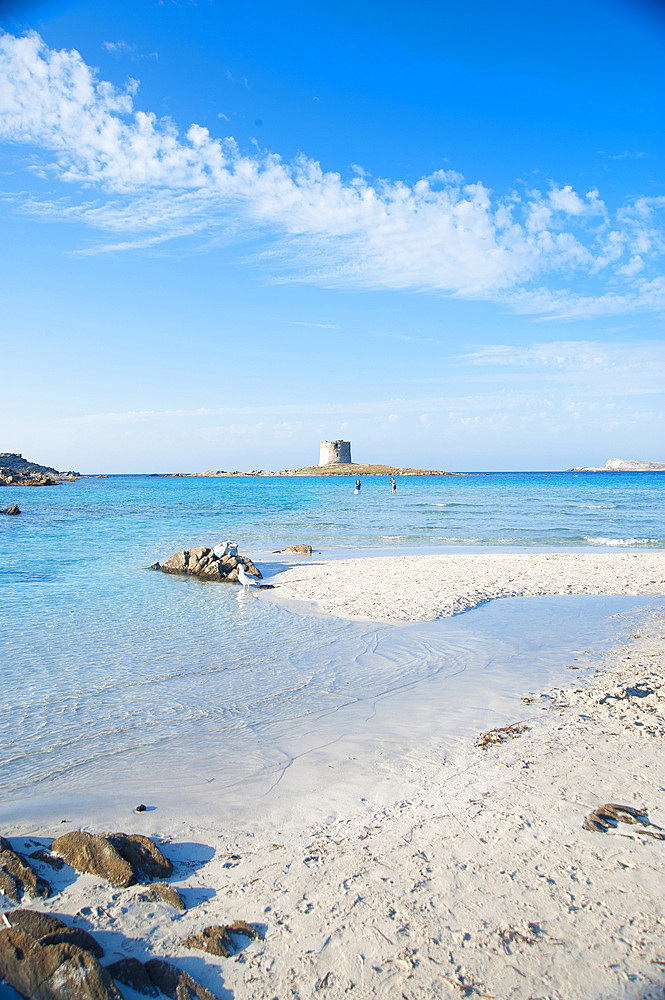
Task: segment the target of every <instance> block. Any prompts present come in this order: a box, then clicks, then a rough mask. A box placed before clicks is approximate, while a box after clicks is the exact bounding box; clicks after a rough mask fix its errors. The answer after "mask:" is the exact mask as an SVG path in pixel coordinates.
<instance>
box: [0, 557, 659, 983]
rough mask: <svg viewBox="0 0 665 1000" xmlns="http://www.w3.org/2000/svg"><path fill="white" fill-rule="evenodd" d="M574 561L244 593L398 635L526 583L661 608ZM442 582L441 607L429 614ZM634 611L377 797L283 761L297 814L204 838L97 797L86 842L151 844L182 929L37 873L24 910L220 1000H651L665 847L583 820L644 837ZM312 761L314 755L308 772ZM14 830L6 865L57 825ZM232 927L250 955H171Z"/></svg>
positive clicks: (129, 896)
mask: <svg viewBox="0 0 665 1000" xmlns="http://www.w3.org/2000/svg"><path fill="white" fill-rule="evenodd" d="M586 555H587V554H586V553H582V554H578V553H575V554H565V553H551V554H531V553H526V554H523V553H514V554H513V553H503V554H495V553H492V554H489V553H488V554H482V555H481V556H472V555H458V554H454V555H450V556H430V555H427V556H416V557H412V556H397V557H393V556H387V557H366V558H363V559H362V560H335V561H334V562H329V563H319V564H317V563H314V564H311V565H303V564H300V563H299V564H297V565H295V566H293V567H291V568H290V569H289V570H287V571H285V572H284V573H282V574H280V575H279V576H276V577H273V580H280V581H282V586H281V588H280V590H278V591H272V592H269V593H268V594H265V595H261V599H262V600H263V599H266V598H268V599H275V598H276V599H277V600H278V601H283V600H286V601H287V602H288V601H290V600H292V599H297V594H300V595H301V599H302V595H303V594H306V595H307V599H308V600H312V599H317V600H318V605H319V608H320V609H322V610H324V611H326V612H327V613H335V614H342V615H344V614H347V616H350V617H353V615H352V614H350V612H355V613H356V617H358V616H359V613H360V612H361V611H362V612H363V614H364V617H365V618H366V619H368V620H377V619H376V617H375V616H376V614H377V613H378V611H382V612H384V613H386V618H385V619H384V620H386V621H389V622H395V623H399V622H400V621H406V620H411V621H423V620H426V619H428V618H429V619H431V618H432V617H436V615H442V614H451V615H452V614H456V613H458V612H459V611H460V610H468V609H473V608H475V607H478V605H480V604H482V603H485V602H487V601H489V600H492V599H493V598H497V597H507V596H517V595H518V594H528V593H531V592H535V593H542V591H543V588H545V587H546V588H548V591H547V592H549V593H552V594H560V593H561V592H562V591H564V592H566V593H597V594H603V593H604V594H615V593H623V594H650V593H658V592H659V593H663V589H662V587H663V575H662V572H661V571H662V570H663V569H665V560H664V558H663V554H661V553H640V552H638V553H619V554H616V553H602V554H595V553H592V554H588V559H586V560H585V556H586ZM360 563H361V564H362V565H361V566H359V564H360ZM483 564H484V566H485V568H484V569H483V568H482V566H483ZM389 567H391V570H390V572H388V571H387V569H388V568H389ZM418 567H419V568H418ZM393 569H394V572H393ZM359 570H360V571H361V572H359ZM591 570H593V572H591ZM444 571H445V572H444ZM453 571H454V572H453ZM437 574H438V576H437ZM446 581H447V583H448V585H449V586H450V588H452V589H451V594H452V595H453V596H452V597H451V596H450V595H448V596H447V597H446V600H445V601H443V602H442V600H441V593H440V589H439V588H440V587H443V585H444V584H445V583H446ZM474 581H475V587H472V586H471V584H472V583H473V582H474ZM332 584H335V586H334V587H333V586H332ZM654 587H656V588H661V589H660V591H658V590H657V589H656V590H654V589H653V588H654ZM317 588H318V589H317ZM539 588H540V589H539ZM649 588H651V589H649ZM509 590H510V593H509V592H508V591H509ZM433 593H434V595H435V597H436V600H433V598H432V594H433ZM277 595H279V596H277ZM313 595H315V597H314V596H313ZM396 595H397V597H398V598H399V601H398V602H397V603H395V600H396ZM391 601H392V602H393V604H392V605H391V603H390V602H391ZM377 602H378V603H377ZM405 602H406V603H405ZM654 603H655V604H657V605H659V606H658V607H655V608H653V609H651V610H650V611H646V612H644V611H640V612H635V613H634V614H633V613H627V614H625V615H621V616H619V617H621V619H622V626H623V630H624V633H625V635H624V639H622V640H621V641H620V642H619V644H618V645H617V646H616V647H615V648H614V649H613V650H612V651H610V652H607V653H605V654H604V655H600V656H598V657H597V658H596V660H595V666H594V668H593V670H592V672H591V673H590V674H589V675H588V676H587V677H585V678H582V677H581V675H580V674H571V682H570V683H569V684H559V685H557V686H556V687H555V688H549V689H548V688H544V689H543V690H541V691H536V692H534V691H529V697H528V698H527V697H526V692H525V697H524V699H523V703H522V704H520V705H519V706H516V709H515V712H514V715H513V717H512V718H511V719H510V720H508V724H510V725H517V727H518V729H519V730H520V731H519V732H517V731H516V732H514V734H513V735H514V738H509V739H507V740H506V741H505V742H502V743H500V744H498V745H492V744H490V745H487V746H479V745H478V740H477V738H474V737H464V738H463V739H460V740H459V741H458V744H457V746H455V747H453V748H452V749H451V748H450V746H449V745H445V744H444V743H443V742H441V741H440V740H437V738H436V737H434V738H432V739H428V740H427V741H425V742H422V743H419V742H417V741H414V742H413V744H412V746H411V748H410V752H409V753H408V754H406V755H405V756H404V757H402V758H400V759H398V760H394V759H393V760H392V762H391V763H390V768H392V775H393V776H394V779H395V781H394V789H393V785H392V784H390V783H389V782H390V780H391V772H390V769H389V768H388V767H387V768H386V773H385V776H384V781H386V782H388V783H387V784H385V785H384V791H383V794H382V795H381V796H379V797H375V796H372V797H371V798H370V799H366V798H365V797H364V796H362V795H361V794H360V792H361V791H362V789H361V788H359V786H358V784H357V783H349V782H347V781H345V780H344V777H341V776H340V777H337V775H336V773H335V768H333V769H332V770H331V771H329V772H328V774H329V780H325V781H324V782H321V780H320V778H321V773H323V774H325V773H326V772H325V770H323V772H322V771H321V769H319V771H318V777H319V784H318V786H317V787H316V788H310V787H309V786H307V779H308V772H307V765H306V764H305V765H304V766H305V770H304V771H303V772H301V775H300V778H301V780H302V779H303V778H304V785H303V792H304V791H305V790H306V791H307V794H306V795H304V796H303V801H302V805H301V806H300V807H299V808H297V809H291V810H289V811H287V812H285V811H284V810H281V811H279V810H276V809H274V808H272V805H274V803H273V804H272V805H271V803H270V802H266V803H265V804H264V805H260V804H259V803H257V806H256V812H255V815H254V816H253V817H249V818H245V819H244V820H243V821H242V822H238V821H237V820H236V819H235V818H234V816H233V814H232V813H229V814H228V815H227V816H226V817H225V818H224V812H223V808H221V812H220V818H219V820H218V821H216V822H214V823H213V822H210V820H209V819H206V820H203V819H202V818H200V817H199V816H198V815H197V813H196V812H194V813H193V814H192V813H185V814H183V813H182V811H180V812H178V810H177V807H176V808H175V809H173V810H171V812H170V814H169V819H168V820H165V818H164V815H165V814H164V812H163V811H161V810H159V811H156V812H150V811H148V812H146V813H143V814H141V815H136V816H132V817H131V819H129V818H128V817H127V814H126V810H124V809H121V808H120V807H119V804H118V803H119V800H115V801H110V802H108V803H107V806H106V810H105V812H106V813H107V815H104V817H103V819H104V821H106V820H109V822H108V823H106V822H104V824H103V829H106V828H109V829H110V828H114V829H127V832H137V833H144V834H147V835H149V836H156V837H158V838H159V839H160V841H161V843H162V846H163V849H164V852H165V853H166V854H167V856H169V857H171V858H172V859H173V860H174V861H175V863H176V871H175V875H174V878H173V879H172V881H173V882H174V883H175V884H176V885H177V886H178V887H179V888H180V889H181V890H182V891H183V892H184V895H185V897H186V899H187V901H188V910H187V911H186V912H185V913H183V914H177V915H176V914H174V913H173V911H171V910H170V909H169V908H168V907H167V906H166V905H165V904H160V903H154V902H153V903H150V904H149V905H148V904H146V903H145V902H142V900H141V893H140V886H136V887H133V888H130V889H127V890H122V891H118V890H117V889H115V888H114V887H112V886H109V885H108V884H106V883H103V882H101V880H99V879H98V878H95V877H93V876H78V877H77V878H76V879H74V880H72V879H71V877H67V878H65V877H64V875H57V874H56V875H53V873H52V872H51V871H50V870H49V869H47V868H44V869H43V872H42V871H41V870H40V873H43V874H45V875H47V876H48V877H50V878H51V881H52V882H53V883H54V884H55V885H56V886H58V887H60V892H59V894H58V895H57V896H55V897H54V898H52V899H50V900H38V901H32V900H30V901H29V900H24V901H23V905H24V906H30V907H31V908H34V909H39V910H42V911H45V912H50V913H55V914H62V915H63V916H65V918H66V919H67V921H68V922H70V923H71V922H73V923H75V924H76V925H77V926H82V927H85V928H86V929H88V930H90V931H91V932H92V933H93V934H94V935H95V937H97V939H98V940H99V941H100V943H101V944H102V945H103V946H104V948H105V950H106V952H107V954H106V956H105V959H104V963H108V962H110V961H113V960H114V959H115V958H117V957H118V956H119V955H120V954H123V955H133V956H135V957H137V958H139V959H141V960H143V961H145V960H146V959H147V958H148V957H155V956H156V957H164V958H167V959H168V960H170V961H173V962H174V963H175V964H177V965H178V966H180V967H181V968H183V969H186V970H187V971H189V972H190V973H191V974H192V975H194V976H195V978H196V979H198V981H200V982H202V983H204V984H205V985H206V986H207V987H208V989H210V990H211V991H212V993H213V994H215V995H216V996H218V997H220V998H223V1000H226V998H227V997H229V996H233V997H234V998H235V1000H272V998H273V997H275V996H285V997H286V996H292V997H302V998H303V1000H304V998H309V997H312V998H313V997H316V996H319V995H324V996H325V995H326V994H325V991H326V990H327V989H329V990H330V994H329V995H331V996H338V995H339V996H342V995H345V994H346V993H347V992H352V993H357V995H359V996H361V997H370V996H371V997H391V998H392V997H395V996H397V997H399V996H400V995H404V996H406V997H408V998H412V997H417V996H423V997H424V996H431V997H442V998H446V997H448V996H449V997H451V998H453V997H459V996H464V995H466V996H483V997H497V998H498V997H508V996H510V997H511V998H516V1000H528V998H531V997H541V996H546V997H548V998H550V1000H589V998H590V997H594V996H595V997H601V996H612V997H613V998H626V1000H638V998H639V1000H645V998H646V997H650V996H654V997H655V996H659V995H660V994H661V992H662V987H663V980H664V978H665V977H664V975H663V959H665V955H664V954H663V951H662V941H661V939H662V923H661V913H662V898H663V893H664V892H665V844H663V843H662V842H660V841H658V840H654V839H652V838H650V837H649V836H648V834H646V833H640V832H639V830H640V829H641V828H639V827H637V826H628V825H624V824H619V825H618V826H617V828H616V829H610V830H608V831H607V832H606V833H600V832H594V831H589V830H585V829H584V828H583V824H584V820H585V817H586V816H587V815H588V814H589V813H590V812H592V811H593V810H594V809H596V808H597V807H599V806H601V805H602V804H603V803H606V802H617V803H621V804H624V805H629V806H633V807H639V808H646V810H647V811H648V817H649V820H650V822H651V823H653V824H657V825H658V826H659V827H665V790H664V789H663V787H662V782H661V781H660V778H659V775H660V756H661V754H660V746H661V741H662V737H663V735H665V668H664V667H663V664H664V663H665V611H664V610H663V604H664V602H663V601H662V600H659V599H657V598H656V599H655V601H654ZM400 616H402V617H400ZM577 669H578V667H577V666H576V665H575V664H571V670H577ZM404 704H405V705H406V704H410V703H408V702H404ZM410 707H412V706H410ZM430 708H431V706H430ZM522 727H526V728H522ZM444 746H445V749H444ZM327 752H328V750H327V749H326V747H325V746H324V747H322V748H321V751H320V754H319V756H320V757H321V758H322V761H323V763H321V762H320V767H321V768H324V769H325V767H326V765H325V763H324V761H325V755H326V753H327ZM330 759H331V760H333V759H334V758H333V757H332V756H331V757H330ZM328 766H330V765H328ZM358 766H359V767H360V769H361V770H362V764H359V765H358ZM340 774H341V772H340ZM305 786H307V787H305ZM212 788H214V786H212ZM210 794H213V793H212V789H211V792H210ZM313 796H317V797H318V799H319V801H321V800H323V802H324V804H327V805H328V807H329V808H328V817H327V818H325V819H321V817H320V815H318V816H317V817H316V818H315V817H314V814H313V813H312V811H311V809H309V808H308V806H309V805H311V799H312V797H313ZM63 808H64V807H63ZM63 815H66V813H63ZM113 815H115V819H114V821H113V822H112V823H111V822H110V816H113ZM59 822H60V817H58V818H57V819H56V818H55V817H54V823H56V824H59ZM100 822H101V816H100V817H99V818H97V819H95V816H94V815H91V816H90V817H89V820H88V824H87V825H88V828H89V829H91V830H93V831H94V832H102V828H101V827H100ZM20 828H21V834H22V836H21V837H18V836H16V835H13V833H12V830H7V829H5V830H3V831H0V832H3V833H4V835H5V836H9V837H10V839H11V840H12V842H13V843H14V845H15V846H17V847H18V848H19V849H21V847H22V846H23V844H24V843H25V842H26V841H30V844H31V845H32V844H34V842H35V840H37V841H40V839H43V841H44V842H45V843H48V842H49V841H50V836H54V835H57V834H59V833H61V832H62V831H63V830H64V829H68V828H70V827H59V826H54V827H53V828H51V829H49V828H47V827H45V826H44V824H43V823H40V824H38V825H37V826H35V825H31V824H30V823H29V822H28V823H22V824H20ZM32 849H34V847H33V848H32ZM5 908H7V909H9V907H5ZM238 918H239V919H243V920H247V921H249V922H251V923H257V922H258V923H261V924H262V925H263V926H264V927H265V930H266V939H265V941H264V942H261V941H253V942H251V943H250V944H248V945H247V947H246V948H245V949H244V950H243V951H241V952H240V954H239V955H238V956H236V958H235V959H221V958H219V959H218V958H214V957H212V956H208V955H206V956H205V958H203V957H197V956H196V955H193V953H192V952H190V951H187V950H186V949H184V948H182V947H181V946H180V944H179V942H180V940H182V938H184V937H185V936H186V935H188V934H190V933H195V932H197V931H199V930H201V928H202V927H203V926H206V925H209V924H216V923H224V922H225V921H227V920H228V919H238ZM146 928H149V930H146ZM122 989H123V994H124V995H125V997H126V998H128V1000H137V998H138V996H139V994H135V993H133V992H132V991H131V990H129V989H127V988H125V987H122Z"/></svg>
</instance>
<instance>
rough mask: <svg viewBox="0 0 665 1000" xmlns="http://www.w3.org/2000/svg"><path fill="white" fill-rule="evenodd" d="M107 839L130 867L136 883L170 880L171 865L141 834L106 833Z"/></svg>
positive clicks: (154, 844)
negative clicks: (157, 879)
mask: <svg viewBox="0 0 665 1000" xmlns="http://www.w3.org/2000/svg"><path fill="white" fill-rule="evenodd" d="M106 837H107V839H108V840H109V841H110V843H111V844H113V846H114V847H115V848H116V850H117V851H118V852H119V853H120V854H121V855H122V856H123V858H125V860H126V861H128V862H129V864H130V865H131V866H132V869H133V871H134V872H135V874H136V881H137V882H151V881H152V879H155V878H159V879H163V878H170V877H171V875H173V865H172V864H171V862H170V861H169V859H168V858H165V857H164V855H163V854H162V852H161V851H160V849H159V848H158V847H157V844H156V843H155V842H154V840H151V839H150V837H144V836H143V834H141V833H129V834H127V833H107V834H106Z"/></svg>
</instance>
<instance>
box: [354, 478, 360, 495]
mask: <svg viewBox="0 0 665 1000" xmlns="http://www.w3.org/2000/svg"><path fill="white" fill-rule="evenodd" d="M354 493H360V480H359V479H356V485H355V487H354Z"/></svg>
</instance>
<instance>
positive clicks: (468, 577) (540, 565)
mask: <svg viewBox="0 0 665 1000" xmlns="http://www.w3.org/2000/svg"><path fill="white" fill-rule="evenodd" d="M270 582H271V583H274V584H276V585H278V587H279V589H278V590H275V591H271V592H266V593H267V594H268V593H269V598H270V599H272V600H278V601H282V600H292V601H311V602H314V603H315V604H316V605H317V606H318V608H319V609H320V610H321V611H324V612H327V613H329V614H334V615H338V616H340V617H343V618H366V619H371V620H372V621H386V622H400V621H430V620H433V619H435V618H442V617H448V616H450V615H454V614H457V613H458V612H460V611H467V610H469V609H470V608H475V607H477V606H478V605H479V604H482V603H483V602H484V601H489V600H494V599H495V598H499V597H537V596H545V595H557V594H608V595H609V594H632V595H636V596H637V595H643V594H665V552H622V553H605V552H602V553H586V552H582V553H579V552H575V553H568V552H556V553H547V554H543V553H483V554H481V555H467V554H464V553H460V554H459V555H458V554H455V555H436V556H430V555H419V556H387V557H378V558H377V557H375V558H372V557H369V558H364V559H341V560H328V561H325V562H315V563H311V564H307V565H298V566H295V567H293V568H291V569H289V570H287V571H286V572H284V573H281V574H279V575H278V576H275V577H274V578H272V579H271V581H270Z"/></svg>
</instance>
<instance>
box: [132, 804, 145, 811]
mask: <svg viewBox="0 0 665 1000" xmlns="http://www.w3.org/2000/svg"><path fill="white" fill-rule="evenodd" d="M147 808H148V807H147V806H144V805H143V803H141V805H139V806H137V807H136V809H135V810H134V812H135V813H144V812H145V811H146V809H147Z"/></svg>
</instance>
